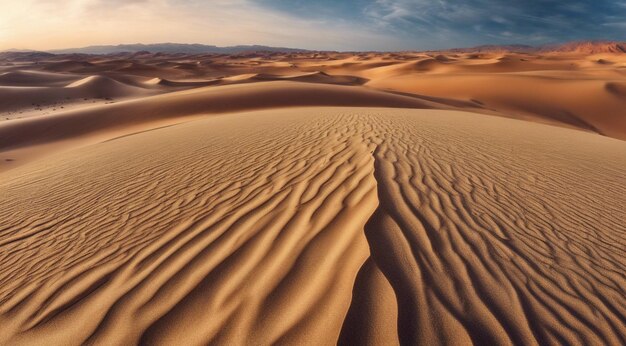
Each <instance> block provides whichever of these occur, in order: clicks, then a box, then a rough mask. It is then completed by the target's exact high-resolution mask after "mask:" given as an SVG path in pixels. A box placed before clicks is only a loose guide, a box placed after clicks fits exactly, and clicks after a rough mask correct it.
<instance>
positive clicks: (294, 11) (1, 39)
mask: <svg viewBox="0 0 626 346" xmlns="http://www.w3.org/2000/svg"><path fill="white" fill-rule="evenodd" d="M625 18H626V2H625V1H624V0H618V1H615V0H573V1H562V0H524V1H522V0H515V1H511V0H345V1H336V0H211V1H203V0H64V1H63V2H62V5H61V4H60V3H59V1H58V0H19V1H8V0H7V1H5V2H4V3H3V5H2V8H1V9H0V49H3V48H11V47H24V48H35V49H45V48H61V47H67V46H80V45H89V44H113V43H134V42H144V43H154V42H163V41H172V42H187V43H191V42H194V43H208V44H216V45H233V44H266V45H275V46H291V47H303V48H311V49H337V50H367V49H378V50H401V49H431V48H444V47H452V46H468V45H475V44H486V43H532V44H540V43H548V42H556V41H566V40H577V39H615V40H626V31H625V30H624V22H625Z"/></svg>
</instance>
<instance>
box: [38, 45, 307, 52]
mask: <svg viewBox="0 0 626 346" xmlns="http://www.w3.org/2000/svg"><path fill="white" fill-rule="evenodd" d="M261 51H263V52H284V53H295V52H305V51H306V50H304V49H295V48H284V47H268V46H258V45H251V46H232V47H218V46H212V45H204V44H184V43H156V44H141V43H137V44H120V45H116V46H114V45H104V46H89V47H83V48H70V49H58V50H50V51H49V52H50V53H54V54H73V53H78V54H116V53H126V52H128V53H136V52H150V53H183V54H206V53H217V54H237V53H243V52H261Z"/></svg>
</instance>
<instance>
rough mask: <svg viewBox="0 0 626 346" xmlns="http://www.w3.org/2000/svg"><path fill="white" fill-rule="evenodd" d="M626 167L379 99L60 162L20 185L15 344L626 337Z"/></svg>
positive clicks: (13, 233)
mask: <svg viewBox="0 0 626 346" xmlns="http://www.w3.org/2000/svg"><path fill="white" fill-rule="evenodd" d="M625 158H626V145H625V144H624V142H621V141H617V140H613V139H610V138H605V137H601V136H596V135H590V134H586V133H582V132H577V131H572V130H567V129H560V128H554V127H549V126H545V125H539V124H532V123H525V122H520V121H515V120H510V119H503V118H493V117H485V116H480V115H474V114H468V113H461V112H453V111H439V110H437V111H435V110H408V109H397V110H393V109H362V108H350V109H348V108H309V109H303V108H295V109H286V110H268V111H258V112H250V113H240V114H227V115H224V116H216V117H210V118H206V119H203V120H197V121H193V122H188V123H184V124H179V125H176V126H171V127H168V128H163V129H157V130H154V131H150V132H144V133H139V134H135V135H132V136H126V137H122V138H118V139H115V140H111V141H107V142H104V143H100V144H95V145H91V146H88V147H83V148H80V149H76V150H72V151H67V152H64V153H59V154H56V155H51V156H48V157H47V158H43V159H41V160H38V161H36V162H33V163H30V164H27V165H24V166H21V167H17V168H15V169H13V170H10V171H7V172H4V173H0V174H1V175H0V177H2V179H0V191H2V193H1V194H0V203H1V204H2V205H3V208H2V209H1V210H0V220H2V221H3V222H2V228H1V229H0V248H1V249H2V251H0V324H1V325H2V326H3V329H2V331H0V343H2V342H3V343H10V344H28V343H32V342H34V341H36V340H41V338H44V337H45V338H46V340H47V341H48V342H49V343H50V344H80V343H84V342H86V343H107V344H129V343H138V342H141V343H145V344H168V343H169V344H171V343H180V342H184V343H188V344H203V343H215V344H224V343H228V344H251V343H253V344H273V343H281V344H294V345H303V344H334V343H336V342H337V341H339V343H341V344H355V343H357V342H361V343H363V344H366V343H367V342H369V343H370V344H385V345H393V344H398V343H399V342H402V343H404V344H419V343H423V344H429V345H434V344H468V343H471V342H473V343H476V344H493V345H510V344H524V345H538V344H609V345H620V344H624V343H625V342H626V321H625V319H624V316H625V315H626V305H625V304H624V302H625V299H624V297H625V296H626V291H625V290H624V287H626V272H625V270H626V269H625V268H626V261H625V260H624V258H626V253H625V250H624V249H625V248H626V242H625V241H624V239H626V227H625V226H624V225H625V224H626V223H625V222H624V221H625V220H626V215H625V213H624V211H623V209H622V208H621V206H622V205H624V202H625V200H624V196H626V190H625V187H624V186H626V184H624V181H623V179H624V167H626V159H625ZM67 191H71V193H67ZM26 196H27V197H26ZM32 201H37V203H32ZM68 249H72V251H68ZM16 268H20V270H16ZM78 321H80V323H77V322H78Z"/></svg>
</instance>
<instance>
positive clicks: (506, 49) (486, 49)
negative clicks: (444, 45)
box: [448, 44, 538, 53]
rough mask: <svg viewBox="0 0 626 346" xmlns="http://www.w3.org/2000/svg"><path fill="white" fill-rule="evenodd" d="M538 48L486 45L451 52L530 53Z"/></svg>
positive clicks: (515, 45) (521, 45) (514, 45)
mask: <svg viewBox="0 0 626 346" xmlns="http://www.w3.org/2000/svg"><path fill="white" fill-rule="evenodd" d="M537 49H538V48H537V47H533V46H528V45H524V44H508V45H495V44H486V45H482V46H476V47H471V48H453V49H449V50H448V51H450V52H456V53H484V52H517V53H528V52H534V51H537Z"/></svg>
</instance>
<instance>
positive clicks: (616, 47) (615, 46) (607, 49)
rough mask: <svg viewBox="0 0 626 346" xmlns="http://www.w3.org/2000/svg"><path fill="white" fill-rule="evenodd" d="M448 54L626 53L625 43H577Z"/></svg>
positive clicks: (485, 48)
mask: <svg viewBox="0 0 626 346" xmlns="http://www.w3.org/2000/svg"><path fill="white" fill-rule="evenodd" d="M448 51H450V52H457V53H484V52H510V53H550V52H560V53H581V54H600V53H626V42H614V41H577V42H568V43H563V44H552V45H544V46H537V47H535V46H528V45H523V44H512V45H483V46H477V47H471V48H454V49H449V50H448Z"/></svg>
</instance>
